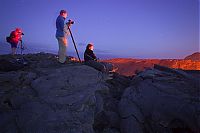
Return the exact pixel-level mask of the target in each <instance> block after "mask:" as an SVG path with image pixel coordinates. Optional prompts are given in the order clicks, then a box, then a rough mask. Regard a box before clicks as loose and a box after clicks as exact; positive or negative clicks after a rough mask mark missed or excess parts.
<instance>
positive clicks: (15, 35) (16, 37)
mask: <svg viewBox="0 0 200 133" xmlns="http://www.w3.org/2000/svg"><path fill="white" fill-rule="evenodd" d="M22 35H24V34H23V32H22V30H21V29H20V28H16V29H15V30H14V31H12V32H11V33H10V37H9V43H10V44H11V52H12V55H15V54H16V48H17V45H18V43H19V41H22Z"/></svg>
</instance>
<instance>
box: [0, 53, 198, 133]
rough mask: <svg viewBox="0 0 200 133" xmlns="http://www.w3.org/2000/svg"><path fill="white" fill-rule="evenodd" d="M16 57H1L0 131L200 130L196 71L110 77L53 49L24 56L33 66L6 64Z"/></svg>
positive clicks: (140, 132) (165, 132) (108, 132)
mask: <svg viewBox="0 0 200 133" xmlns="http://www.w3.org/2000/svg"><path fill="white" fill-rule="evenodd" d="M16 58H17V59H18V58H22V56H21V55H17V56H16ZM16 58H13V57H11V56H9V55H3V56H0V61H2V60H3V62H4V63H3V64H1V68H2V69H0V132H1V133H17V132H18V133H133V132H134V133H135V132H136V133H155V132H157V133H179V132H181V133H185V132H186V133H189V132H191V133H192V132H193V133H198V132H199V127H200V119H199V118H200V117H199V112H200V105H199V102H200V101H199V77H200V75H199V73H198V72H197V71H186V72H184V71H181V70H176V69H170V68H167V67H162V66H155V68H152V69H147V70H145V71H143V72H139V73H138V75H136V76H135V77H126V76H122V75H119V74H116V73H114V76H113V79H112V80H107V75H106V74H102V73H101V72H99V71H97V70H95V69H93V68H91V67H88V66H85V65H83V64H82V63H77V61H76V60H75V61H72V60H71V59H68V62H67V63H66V64H60V63H58V61H57V56H56V55H53V54H45V53H38V54H28V55H24V56H23V58H24V59H26V60H27V61H28V65H24V64H23V66H22V67H19V68H18V67H10V66H9V65H11V66H12V65H16V64H15V63H13V62H11V64H6V63H5V62H7V63H8V62H9V63H10V61H11V60H13V59H14V60H15V59H16ZM69 58H71V57H69ZM7 66H8V67H7ZM9 67H10V68H9ZM15 68H17V69H15Z"/></svg>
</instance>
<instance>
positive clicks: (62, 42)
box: [57, 37, 67, 63]
mask: <svg viewBox="0 0 200 133" xmlns="http://www.w3.org/2000/svg"><path fill="white" fill-rule="evenodd" d="M57 40H58V45H59V50H58V56H59V62H60V63H64V62H65V61H66V51H67V50H66V49H67V39H66V38H65V37H59V38H57Z"/></svg>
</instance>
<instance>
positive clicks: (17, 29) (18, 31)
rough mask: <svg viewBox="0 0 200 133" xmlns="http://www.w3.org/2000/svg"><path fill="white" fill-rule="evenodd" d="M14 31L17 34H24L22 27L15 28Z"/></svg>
mask: <svg viewBox="0 0 200 133" xmlns="http://www.w3.org/2000/svg"><path fill="white" fill-rule="evenodd" d="M15 31H16V32H17V33H18V34H21V35H24V33H23V32H22V29H20V28H16V29H15Z"/></svg>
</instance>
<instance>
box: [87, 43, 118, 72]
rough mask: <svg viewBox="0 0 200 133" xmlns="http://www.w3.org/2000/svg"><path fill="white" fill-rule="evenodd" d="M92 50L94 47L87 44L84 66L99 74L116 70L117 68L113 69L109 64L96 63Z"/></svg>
mask: <svg viewBox="0 0 200 133" xmlns="http://www.w3.org/2000/svg"><path fill="white" fill-rule="evenodd" d="M93 50H94V45H93V44H91V43H89V44H88V45H87V47H86V50H85V52H84V60H85V64H86V65H88V66H91V67H93V68H95V69H97V70H99V71H101V72H115V71H116V70H117V68H114V66H113V65H112V64H110V63H107V62H98V58H97V57H96V55H95V54H94V52H93Z"/></svg>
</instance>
